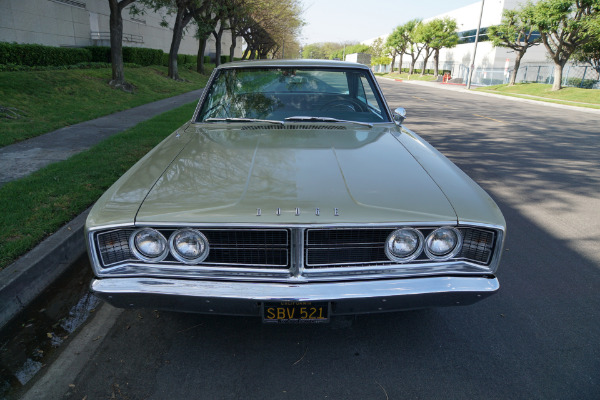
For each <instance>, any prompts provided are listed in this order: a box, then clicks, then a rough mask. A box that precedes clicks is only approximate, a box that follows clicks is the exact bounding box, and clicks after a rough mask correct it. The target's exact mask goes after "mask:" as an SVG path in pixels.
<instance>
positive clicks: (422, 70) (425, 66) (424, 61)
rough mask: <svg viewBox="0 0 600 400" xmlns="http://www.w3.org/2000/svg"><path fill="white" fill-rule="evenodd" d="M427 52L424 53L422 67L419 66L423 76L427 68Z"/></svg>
mask: <svg viewBox="0 0 600 400" xmlns="http://www.w3.org/2000/svg"><path fill="white" fill-rule="evenodd" d="M429 56H430V54H429V52H427V53H425V59H424V60H423V68H421V76H425V70H426V69H427V63H428V62H429Z"/></svg>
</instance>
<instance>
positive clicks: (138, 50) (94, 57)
mask: <svg viewBox="0 0 600 400" xmlns="http://www.w3.org/2000/svg"><path fill="white" fill-rule="evenodd" d="M168 60H169V55H168V54H166V53H163V51H162V50H156V49H147V48H143V47H123V62H124V63H129V64H137V65H141V66H148V65H168ZM196 60H197V56H195V55H194V56H192V55H187V54H179V55H178V56H177V62H178V63H179V64H192V63H193V64H195V63H196ZM207 60H208V57H207V58H205V61H207ZM207 62H208V61H207ZM80 63H110V47H107V46H88V47H83V48H75V47H52V46H42V45H39V44H18V43H6V42H0V65H11V66H16V65H23V66H29V67H45V66H67V65H76V64H80Z"/></svg>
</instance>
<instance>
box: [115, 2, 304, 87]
mask: <svg viewBox="0 0 600 400" xmlns="http://www.w3.org/2000/svg"><path fill="white" fill-rule="evenodd" d="M108 3H109V6H110V44H111V46H110V47H111V63H112V80H111V85H113V86H115V87H121V88H124V89H125V90H128V89H129V86H130V85H129V84H128V83H127V82H126V80H125V76H124V72H123V17H122V12H123V10H124V9H125V7H127V6H131V7H130V8H129V12H130V13H132V14H134V15H135V14H144V13H145V12H147V11H148V10H153V11H159V10H162V11H164V14H165V15H166V16H167V17H171V20H172V21H173V23H172V26H170V24H169V21H168V20H167V19H166V18H164V19H163V21H162V23H161V24H162V25H163V26H165V27H169V28H171V29H172V31H173V34H172V39H171V46H170V50H169V62H168V76H169V78H171V79H179V71H178V64H177V55H178V53H179V47H180V44H181V40H182V39H183V36H184V34H185V32H186V31H187V30H188V29H190V27H191V28H192V29H195V36H196V38H197V39H198V43H199V45H198V57H197V60H198V61H197V65H196V69H197V71H198V72H201V73H203V72H204V52H205V50H206V44H207V42H208V39H209V38H210V37H211V36H213V37H214V39H215V42H216V50H215V52H216V56H215V63H216V64H217V65H219V63H220V59H221V54H222V52H223V49H222V48H221V38H222V36H223V33H224V31H226V30H228V31H230V32H231V37H232V41H231V42H232V43H231V47H230V48H229V49H228V50H229V59H230V60H233V55H234V52H235V47H236V39H237V38H238V37H242V38H244V40H245V42H246V43H247V48H246V49H245V51H244V54H243V57H242V58H243V59H260V58H269V57H278V58H282V57H284V56H290V55H294V54H296V55H297V54H298V53H299V41H298V36H299V34H300V29H301V28H302V26H303V24H304V22H303V20H302V19H301V18H300V14H301V13H302V8H301V3H300V1H299V0H108ZM286 47H287V49H288V51H285V49H286ZM284 52H285V53H284Z"/></svg>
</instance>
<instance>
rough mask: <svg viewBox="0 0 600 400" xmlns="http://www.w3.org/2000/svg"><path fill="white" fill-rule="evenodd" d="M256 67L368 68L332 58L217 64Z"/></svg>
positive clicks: (227, 66)
mask: <svg viewBox="0 0 600 400" xmlns="http://www.w3.org/2000/svg"><path fill="white" fill-rule="evenodd" d="M256 67H265V68H266V67H280V68H302V67H326V68H360V69H369V66H367V65H364V64H358V63H354V62H347V61H333V60H304V59H302V60H252V61H248V60H246V61H236V62H230V63H225V64H221V65H219V67H218V68H219V69H227V68H256Z"/></svg>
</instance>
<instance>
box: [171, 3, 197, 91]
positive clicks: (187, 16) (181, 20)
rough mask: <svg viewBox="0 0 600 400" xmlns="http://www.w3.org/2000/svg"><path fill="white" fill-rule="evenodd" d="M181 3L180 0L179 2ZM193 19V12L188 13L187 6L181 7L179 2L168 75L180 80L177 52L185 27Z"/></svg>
mask: <svg viewBox="0 0 600 400" xmlns="http://www.w3.org/2000/svg"><path fill="white" fill-rule="evenodd" d="M177 3H179V1H178V2H177ZM191 19H192V14H191V13H186V10H185V6H183V7H181V6H180V5H179V4H178V8H177V15H176V16H175V25H174V26H173V38H172V39H171V49H170V50H169V72H168V76H169V78H171V79H175V80H180V78H179V70H178V68H177V54H178V53H179V46H180V45H181V39H182V38H183V28H185V26H186V25H187V24H188V22H190V20H191Z"/></svg>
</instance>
